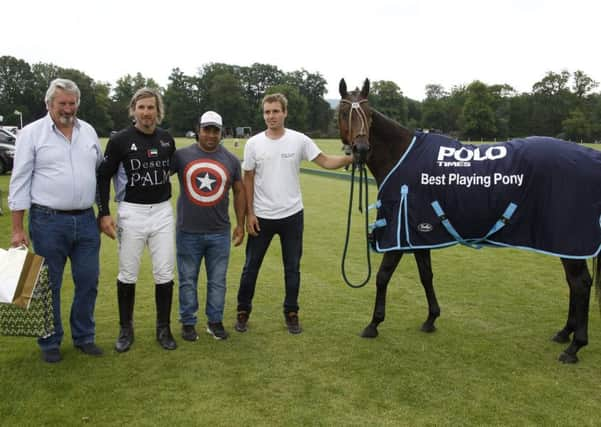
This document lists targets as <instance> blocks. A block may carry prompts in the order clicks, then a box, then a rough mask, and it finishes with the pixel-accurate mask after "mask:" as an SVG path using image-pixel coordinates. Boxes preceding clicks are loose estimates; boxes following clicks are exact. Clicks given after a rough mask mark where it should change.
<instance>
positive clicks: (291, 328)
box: [285, 311, 303, 335]
mask: <svg viewBox="0 0 601 427" xmlns="http://www.w3.org/2000/svg"><path fill="white" fill-rule="evenodd" d="M285 316H286V326H287V327H288V332H290V333H291V334H294V335H297V334H300V333H301V332H302V331H303V330H302V328H301V325H300V322H299V321H298V313H297V312H296V311H290V312H288V313H286V315H285Z"/></svg>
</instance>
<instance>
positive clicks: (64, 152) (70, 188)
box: [8, 79, 102, 363]
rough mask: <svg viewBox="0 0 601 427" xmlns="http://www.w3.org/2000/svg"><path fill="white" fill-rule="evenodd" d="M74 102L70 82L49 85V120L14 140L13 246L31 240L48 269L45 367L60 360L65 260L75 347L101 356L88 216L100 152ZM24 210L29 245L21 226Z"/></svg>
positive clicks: (96, 241) (93, 239)
mask: <svg viewBox="0 0 601 427" xmlns="http://www.w3.org/2000/svg"><path fill="white" fill-rule="evenodd" d="M79 101H80V91H79V88H78V87H77V85H76V84H75V83H74V82H72V81H70V80H66V79H56V80H53V81H52V82H51V83H50V87H49V88H48V91H47V92H46V107H47V109H48V114H47V115H46V116H45V117H43V118H41V119H39V120H37V121H35V122H33V123H31V124H29V125H28V126H26V127H25V128H23V130H22V131H21V132H19V135H18V137H17V143H16V155H15V162H14V168H13V172H12V176H11V180H10V187H9V197H8V205H9V207H10V209H11V211H12V238H11V244H12V245H13V246H19V245H26V246H29V238H31V241H32V243H33V246H34V249H35V251H36V253H38V254H39V255H41V256H43V257H45V259H46V265H47V266H48V274H49V277H50V285H51V287H52V299H53V301H52V303H53V312H54V329H55V332H54V334H52V335H50V336H49V337H43V338H39V339H38V344H39V346H40V348H41V350H42V359H43V360H44V361H46V362H48V363H55V362H59V361H60V360H61V358H62V357H61V353H60V345H61V341H62V338H63V334H64V331H63V326H62V322H61V311H60V306H61V299H60V296H61V292H60V291H61V286H62V278H63V271H64V268H65V264H66V261H67V258H69V259H70V261H71V273H72V275H73V282H74V285H75V291H74V296H73V304H72V305H71V315H70V323H71V335H72V338H73V343H74V345H75V347H76V348H78V349H80V350H81V351H82V352H83V353H85V354H88V355H93V356H97V355H101V354H102V350H101V349H100V348H99V347H98V346H97V345H96V344H95V342H94V341H95V322H94V307H95V305H96V295H97V293H98V275H99V259H98V258H99V251H100V234H99V231H98V226H97V223H96V219H95V215H94V210H93V209H92V205H93V204H94V200H95V196H96V169H97V168H98V166H99V165H100V163H101V162H102V150H101V148H100V144H99V143H98V136H97V135H96V132H95V131H94V129H93V128H92V126H90V125H89V124H88V123H86V122H84V121H83V120H80V119H77V118H76V114H77V109H78V107H79ZM26 210H29V238H28V236H27V234H26V232H25V230H24V226H23V222H24V221H23V219H24V216H25V211H26Z"/></svg>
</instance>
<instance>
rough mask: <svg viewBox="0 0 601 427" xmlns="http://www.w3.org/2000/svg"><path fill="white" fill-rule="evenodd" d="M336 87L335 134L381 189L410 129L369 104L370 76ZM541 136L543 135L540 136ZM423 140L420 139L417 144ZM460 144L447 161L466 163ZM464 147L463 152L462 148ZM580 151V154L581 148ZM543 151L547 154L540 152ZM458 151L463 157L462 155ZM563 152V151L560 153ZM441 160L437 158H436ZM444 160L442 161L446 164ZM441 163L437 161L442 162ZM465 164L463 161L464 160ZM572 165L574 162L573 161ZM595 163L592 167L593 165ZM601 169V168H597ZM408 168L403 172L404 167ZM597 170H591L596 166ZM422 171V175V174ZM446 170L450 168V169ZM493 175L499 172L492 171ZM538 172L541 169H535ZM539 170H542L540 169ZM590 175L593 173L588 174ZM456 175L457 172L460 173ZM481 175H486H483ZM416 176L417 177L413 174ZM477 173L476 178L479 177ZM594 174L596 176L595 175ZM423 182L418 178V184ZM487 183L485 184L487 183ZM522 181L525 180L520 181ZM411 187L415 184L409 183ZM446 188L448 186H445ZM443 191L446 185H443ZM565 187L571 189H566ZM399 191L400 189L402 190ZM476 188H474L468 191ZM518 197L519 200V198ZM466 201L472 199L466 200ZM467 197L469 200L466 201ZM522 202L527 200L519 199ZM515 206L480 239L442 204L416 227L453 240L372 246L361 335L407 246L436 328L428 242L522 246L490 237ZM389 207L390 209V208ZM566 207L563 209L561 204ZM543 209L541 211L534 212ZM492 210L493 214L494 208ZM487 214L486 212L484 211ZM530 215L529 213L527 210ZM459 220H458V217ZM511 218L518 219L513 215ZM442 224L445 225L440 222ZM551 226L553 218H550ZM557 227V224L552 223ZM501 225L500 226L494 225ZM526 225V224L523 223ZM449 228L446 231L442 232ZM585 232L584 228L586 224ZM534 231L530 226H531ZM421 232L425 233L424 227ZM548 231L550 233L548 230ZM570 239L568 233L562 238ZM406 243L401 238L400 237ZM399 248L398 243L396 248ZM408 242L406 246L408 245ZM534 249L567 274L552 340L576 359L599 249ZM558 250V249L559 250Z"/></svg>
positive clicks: (428, 324)
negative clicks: (372, 274)
mask: <svg viewBox="0 0 601 427" xmlns="http://www.w3.org/2000/svg"><path fill="white" fill-rule="evenodd" d="M339 91H340V96H341V101H340V106H339V112H338V123H339V129H340V136H341V139H342V142H343V143H344V144H345V145H349V146H351V147H352V152H353V156H354V161H355V162H356V163H359V164H366V165H367V167H368V168H369V170H370V171H371V173H372V174H373V176H374V178H375V179H376V182H377V184H378V188H379V189H380V191H382V184H383V183H384V182H386V181H387V180H388V179H389V178H390V175H391V173H392V172H393V171H394V170H396V169H399V167H404V166H405V165H404V164H403V165H401V163H402V162H403V160H404V158H405V155H406V153H408V152H409V151H410V150H411V148H412V144H413V142H414V141H415V138H414V137H415V134H414V132H411V131H410V130H409V129H407V128H405V127H403V126H401V125H399V124H398V123H396V122H395V121H393V120H391V119H390V118H388V117H386V116H385V115H383V114H381V113H380V112H378V111H377V110H375V109H373V108H371V107H370V105H369V102H368V95H369V80H367V79H366V80H365V82H364V84H363V87H362V89H361V90H360V91H359V90H358V89H357V90H355V91H352V92H348V91H347V87H346V82H345V81H344V79H342V80H341V81H340V87H339ZM526 142H527V143H528V144H529V145H528V146H529V147H530V146H534V144H533V143H531V142H530V141H526ZM545 142H546V141H545ZM562 144H563V143H561V142H559V143H558V147H559V150H563V147H564V146H565V144H563V145H562ZM422 145H423V144H422ZM511 149H512V148H511V147H510V148H497V147H494V148H493V149H491V150H489V151H486V153H480V152H476V154H475V156H476V158H475V160H486V158H487V157H488V158H490V159H495V158H496V157H502V155H504V151H503V150H505V151H507V150H511ZM445 150H447V151H441V153H443V154H448V153H449V152H450V151H449V149H445ZM461 150H464V149H463V148H460V149H459V150H457V152H455V155H456V156H457V157H456V158H454V159H453V158H452V159H451V160H452V162H450V163H449V164H451V165H459V166H462V163H466V162H465V160H466V157H465V156H467V155H470V156H473V155H474V154H473V153H472V152H470V151H469V150H468V149H465V150H466V151H461ZM466 153H467V154H466ZM583 153H584V154H583ZM583 153H582V152H581V153H579V155H581V156H585V157H587V156H588V157H590V156H592V151H591V152H588V151H584V152H583ZM545 155H546V154H545ZM462 156H463V157H462ZM559 157H562V156H559ZM439 160H440V156H439ZM599 160H600V159H599V158H597V159H596V161H599ZM481 163H486V162H481ZM488 163H492V162H488ZM441 165H442V164H441ZM445 165H446V164H445ZM445 165H442V166H445ZM463 166H465V165H463ZM572 167H573V165H572ZM545 168H547V169H549V168H550V167H547V165H546V164H545V165H544V167H542V169H543V170H544V169H545ZM595 169H596V168H595ZM600 169H601V168H600ZM405 173H407V172H405ZM411 173H412V174H413V175H416V176H417V175H421V179H422V181H425V183H429V184H437V185H439V187H440V188H444V187H442V186H444V185H445V184H447V183H446V182H445V178H449V177H443V176H430V175H428V174H425V173H423V172H422V171H416V172H415V173H413V172H411ZM595 173H596V172H595ZM424 175H426V176H425V178H424ZM449 175H450V174H449ZM492 175H493V174H492V173H491V176H490V177H489V178H491V179H492ZM497 175H499V176H498V177H497ZM538 175H541V174H540V173H539V174H538ZM543 175H544V173H543ZM591 176H592V175H591ZM452 178H453V179H456V178H458V177H455V176H453V177H452ZM459 178H461V177H459ZM484 178H486V177H484ZM484 178H483V177H479V176H476V173H474V174H473V176H468V177H467V178H465V177H464V179H467V180H471V181H469V182H468V184H469V185H467V184H465V183H463V184H464V187H469V186H470V185H472V184H473V185H474V186H476V185H480V187H490V186H492V184H491V183H490V182H487V181H486V180H485V179H484ZM494 178H495V180H496V179H497V178H498V179H499V181H503V183H505V182H504V181H505V180H507V183H506V184H508V185H510V184H513V185H514V186H518V185H519V186H521V185H522V182H521V181H519V180H520V175H518V174H515V175H513V174H512V175H509V174H508V175H502V174H497V173H495V174H494ZM416 179H419V178H416ZM478 179H479V181H478ZM514 179H515V182H513V180H514ZM587 179H590V177H589V176H587ZM595 179H596V176H595ZM423 183H424V182H422V184H423ZM487 184H488V185H487ZM524 186H525V185H524ZM588 186H596V187H601V182H596V183H593V182H588ZM413 187H415V186H413ZM446 188H448V187H446ZM472 190H474V187H472ZM571 190H572V191H571V193H575V192H578V189H576V188H573V189H571ZM404 191H406V188H405V189H404ZM443 191H446V190H443ZM474 191H480V190H474ZM568 192H570V191H568ZM401 193H402V191H401ZM472 194H475V193H472ZM597 195H598V193H595V197H596V196H597ZM404 197H406V198H405V199H404V201H403V199H401V202H400V204H401V207H400V208H398V207H396V208H395V209H397V210H395V211H394V212H395V216H398V218H399V222H400V221H401V217H402V213H403V212H402V209H403V208H405V209H408V208H407V207H406V206H407V205H406V203H407V200H411V199H410V197H414V198H415V196H414V195H411V196H410V197H409V198H407V196H406V195H405V196H404ZM440 197H442V198H444V197H445V195H444V194H443V195H441V196H440ZM530 199H532V197H530ZM522 202H524V201H523V200H522ZM403 203H405V205H402V204H403ZM470 203H471V201H470ZM470 203H468V204H470ZM524 203H526V202H524ZM509 205H514V204H513V203H510V204H509ZM587 206H588V210H590V206H591V205H590V204H589V205H587ZM599 206H601V198H597V199H596V200H595V201H594V203H593V207H594V208H595V209H596V210H598V209H599ZM432 207H433V208H434V210H436V207H434V203H433V204H432ZM535 207H536V208H539V209H538V211H537V212H538V213H537V214H536V215H539V216H536V217H535V218H534V219H535V220H540V221H541V222H544V221H546V219H544V220H543V218H541V216H542V215H546V212H545V211H544V209H541V207H540V206H535ZM515 209H516V206H515V205H514V206H513V207H511V206H508V207H507V209H506V211H505V213H503V215H502V216H501V217H500V218H499V217H498V216H497V217H496V218H498V221H497V222H496V224H495V226H494V227H493V228H492V229H491V230H490V231H489V233H488V234H487V235H486V236H485V237H483V238H481V239H469V238H463V237H461V236H460V235H459V233H457V232H456V230H455V229H454V228H453V226H452V225H451V224H450V223H449V221H448V218H447V216H446V214H445V212H442V209H441V208H440V206H438V211H437V212H436V213H437V216H436V217H435V218H436V219H435V220H434V221H428V222H424V223H420V224H419V227H421V228H423V229H422V230H419V231H425V232H429V231H431V230H432V228H436V227H437V229H439V230H443V231H444V230H446V232H445V234H447V235H448V236H451V235H452V236H453V237H452V239H451V240H453V242H447V241H445V242H443V243H441V244H439V245H438V244H432V245H428V244H422V245H419V244H416V245H415V246H403V245H402V244H398V246H396V247H395V246H394V245H392V246H389V248H388V249H386V250H379V249H380V248H379V247H376V250H378V251H379V252H383V253H384V256H383V259H382V262H381V264H380V267H379V270H378V273H377V276H376V300H375V308H374V312H373V316H372V320H371V322H370V324H369V325H368V326H367V327H366V328H365V329H364V330H363V332H362V334H361V336H363V337H366V338H375V337H376V336H377V335H378V329H377V328H378V325H379V324H380V323H381V322H383V321H384V318H385V314H386V289H387V286H388V282H389V281H390V278H391V276H392V274H393V273H394V271H395V269H396V267H397V265H398V264H399V261H400V260H401V257H402V256H403V253H404V252H408V251H409V252H412V253H413V255H414V257H415V260H416V263H417V267H418V270H419V276H420V280H421V283H422V286H423V288H424V291H425V294H426V298H427V300H428V317H427V319H426V321H425V322H424V323H423V324H422V326H421V330H422V331H424V332H433V331H434V330H435V329H436V328H435V325H434V323H435V321H436V319H437V318H438V317H439V316H440V307H439V305H438V301H437V299H436V293H435V291H434V286H433V280H432V279H433V274H432V263H431V257H430V249H431V248H438V247H446V246H450V245H451V244H455V243H458V242H460V243H463V244H467V245H468V246H473V247H478V245H479V244H480V243H483V244H484V245H493V246H513V247H518V248H522V249H524V248H528V247H525V246H522V245H520V244H505V243H503V242H501V241H497V240H495V237H496V236H500V235H503V234H504V233H505V230H507V229H512V228H515V227H506V228H505V230H501V229H502V228H503V227H504V226H505V225H506V224H507V223H510V222H511V221H510V218H511V215H512V214H513V211H514V210H515ZM393 210H394V209H393ZM487 210H490V209H483V210H482V211H481V212H480V214H483V215H485V216H486V215H489V214H488V212H486V211H487ZM517 210H518V214H516V215H514V219H516V217H517V219H520V218H522V216H523V211H520V207H517ZM564 210H565V209H564ZM539 211H542V212H539ZM407 212H408V211H405V215H409V214H407ZM594 213H595V214H596V215H598V212H596V211H595V212H594ZM495 215H497V214H495ZM489 216H490V215H489ZM530 216H532V215H530ZM596 218H597V226H599V223H598V221H599V218H598V216H597V217H596ZM472 220H473V218H467V219H466V220H465V221H472ZM459 222H461V221H459ZM513 222H514V223H515V222H517V220H516V221H513ZM442 225H444V228H443V226H442ZM553 225H554V226H555V224H553ZM405 226H408V223H407V224H405ZM556 228H559V227H556ZM398 230H399V232H398V233H397V234H398V235H399V236H400V235H401V234H402V233H401V232H400V231H401V226H400V225H399V229H398ZM499 230H500V231H499ZM528 230H530V229H528ZM447 231H448V233H447ZM587 232H588V230H587ZM403 233H406V235H404V237H403V238H399V241H400V240H403V239H406V241H410V240H411V239H412V238H413V237H412V236H410V233H409V232H407V231H403ZM531 233H533V232H531ZM424 234H426V233H424ZM548 234H549V233H547V235H545V236H544V239H546V240H551V241H553V242H555V241H557V240H562V239H561V238H560V237H559V238H558V236H555V235H552V236H551V238H549V237H548ZM551 234H554V233H553V232H552V233H551ZM589 234H594V235H595V237H594V238H595V239H597V240H600V239H601V230H597V229H595V230H594V232H593V233H589ZM567 240H569V239H567ZM405 245H406V243H405ZM597 246H599V247H600V248H601V245H599V244H598V243H597ZM396 248H398V249H396ZM408 248H409V249H408ZM537 251H538V252H544V253H548V254H551V255H556V256H559V257H560V258H561V262H562V265H563V268H564V271H565V276H566V280H567V283H568V286H569V291H570V292H569V309H568V316H567V321H566V323H565V326H564V327H563V328H562V329H561V330H559V331H558V332H557V333H555V335H554V336H553V338H552V340H553V341H556V342H558V343H568V342H569V343H570V344H569V345H568V347H567V348H566V349H565V350H564V351H563V352H562V353H561V354H560V356H559V360H560V361H561V362H564V363H576V362H577V361H578V357H577V353H578V350H580V348H582V347H584V346H585V345H587V343H588V314H589V300H590V289H591V285H592V282H593V279H592V278H591V275H590V273H589V271H588V268H587V264H586V258H587V257H588V258H591V257H594V261H595V262H594V263H593V265H594V271H595V285H596V286H598V290H599V286H601V283H600V282H601V276H600V270H601V262H599V261H600V260H601V253H600V252H599V250H598V249H596V252H594V253H592V254H591V253H589V252H584V253H582V254H580V253H577V255H583V254H586V256H573V257H571V256H560V255H558V253H557V252H553V251H552V250H549V251H545V250H537ZM560 253H561V252H560ZM570 339H571V342H570Z"/></svg>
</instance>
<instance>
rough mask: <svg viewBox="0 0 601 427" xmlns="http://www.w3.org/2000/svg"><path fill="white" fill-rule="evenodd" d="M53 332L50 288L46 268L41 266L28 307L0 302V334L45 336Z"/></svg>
mask: <svg viewBox="0 0 601 427" xmlns="http://www.w3.org/2000/svg"><path fill="white" fill-rule="evenodd" d="M53 333H54V315H53V311H52V289H51V288H50V281H49V279H48V268H47V267H46V266H43V267H42V270H41V272H40V274H39V277H38V278H37V283H36V284H35V286H34V289H33V294H32V295H31V298H30V301H29V308H28V309H27V308H21V307H19V306H17V305H15V304H0V334H2V335H14V336H26V337H47V336H50V335H52V334H53Z"/></svg>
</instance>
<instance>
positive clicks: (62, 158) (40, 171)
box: [8, 114, 102, 211]
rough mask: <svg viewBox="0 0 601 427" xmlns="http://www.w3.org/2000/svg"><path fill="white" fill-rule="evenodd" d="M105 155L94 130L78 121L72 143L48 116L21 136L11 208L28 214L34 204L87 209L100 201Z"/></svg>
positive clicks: (14, 174) (13, 174)
mask: <svg viewBox="0 0 601 427" xmlns="http://www.w3.org/2000/svg"><path fill="white" fill-rule="evenodd" d="M101 162H102V149H101V148H100V144H99V142H98V135H97V134H96V131H95V130H94V128H93V127H92V126H90V125H89V124H88V123H86V122H84V121H83V120H79V119H76V121H75V125H74V127H73V135H72V137H71V141H69V140H68V139H67V138H66V137H65V136H64V135H63V134H62V133H61V132H60V131H59V130H58V129H57V127H56V125H55V124H54V122H53V120H52V118H51V117H50V114H46V116H45V117H43V118H41V119H39V120H36V121H35V122H33V123H31V124H29V125H27V126H25V127H24V128H23V129H22V130H21V131H20V132H19V134H18V135H17V142H16V153H15V160H14V166H13V171H12V174H11V178H10V186H9V194H8V206H9V208H10V209H11V210H13V211H19V210H25V209H29V208H30V207H31V204H32V203H35V204H38V205H43V206H47V207H50V208H52V209H59V210H73V209H87V208H89V207H91V206H92V205H93V204H94V200H95V197H96V169H97V168H98V166H99V165H100V163H101Z"/></svg>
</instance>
